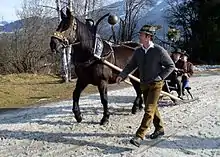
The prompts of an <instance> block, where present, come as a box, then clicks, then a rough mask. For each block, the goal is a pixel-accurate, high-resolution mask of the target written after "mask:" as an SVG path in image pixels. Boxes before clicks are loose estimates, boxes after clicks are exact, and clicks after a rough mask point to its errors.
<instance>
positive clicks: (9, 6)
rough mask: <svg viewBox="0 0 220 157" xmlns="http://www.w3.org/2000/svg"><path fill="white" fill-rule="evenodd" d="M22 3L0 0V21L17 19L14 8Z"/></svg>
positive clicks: (19, 1)
mask: <svg viewBox="0 0 220 157" xmlns="http://www.w3.org/2000/svg"><path fill="white" fill-rule="evenodd" d="M51 1H52V0H51ZM116 1H119V0H105V2H106V3H107V4H110V3H113V2H116ZM22 3H23V0H0V21H2V20H3V21H7V22H12V21H16V20H18V17H17V15H16V10H19V9H20V8H21V4H22Z"/></svg>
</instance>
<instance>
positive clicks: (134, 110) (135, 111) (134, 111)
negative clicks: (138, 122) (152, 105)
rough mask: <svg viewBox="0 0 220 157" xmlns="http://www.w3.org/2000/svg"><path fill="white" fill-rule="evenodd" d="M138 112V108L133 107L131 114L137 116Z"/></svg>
mask: <svg viewBox="0 0 220 157" xmlns="http://www.w3.org/2000/svg"><path fill="white" fill-rule="evenodd" d="M137 110H138V107H136V106H133V107H132V109H131V113H132V114H136V113H137Z"/></svg>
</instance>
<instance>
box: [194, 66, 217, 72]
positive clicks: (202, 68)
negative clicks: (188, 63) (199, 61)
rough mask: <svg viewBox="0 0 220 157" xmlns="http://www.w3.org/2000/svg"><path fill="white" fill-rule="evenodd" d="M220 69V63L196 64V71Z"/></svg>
mask: <svg viewBox="0 0 220 157" xmlns="http://www.w3.org/2000/svg"><path fill="white" fill-rule="evenodd" d="M217 69H218V70H220V65H196V66H194V70H195V71H200V72H201V71H206V70H217Z"/></svg>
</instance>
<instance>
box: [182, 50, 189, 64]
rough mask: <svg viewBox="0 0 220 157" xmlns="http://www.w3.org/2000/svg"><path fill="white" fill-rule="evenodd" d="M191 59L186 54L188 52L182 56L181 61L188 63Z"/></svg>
mask: <svg viewBox="0 0 220 157" xmlns="http://www.w3.org/2000/svg"><path fill="white" fill-rule="evenodd" d="M188 58H189V54H188V53H186V51H185V52H184V53H183V55H182V56H181V60H182V61H184V62H187V61H188Z"/></svg>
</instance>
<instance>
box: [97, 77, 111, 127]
mask: <svg viewBox="0 0 220 157" xmlns="http://www.w3.org/2000/svg"><path fill="white" fill-rule="evenodd" d="M98 89H99V93H100V98H101V102H102V105H103V109H104V113H103V117H102V119H101V121H100V125H105V124H107V123H108V122H109V116H110V113H109V109H108V94H107V82H105V81H101V82H100V84H99V85H98Z"/></svg>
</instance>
